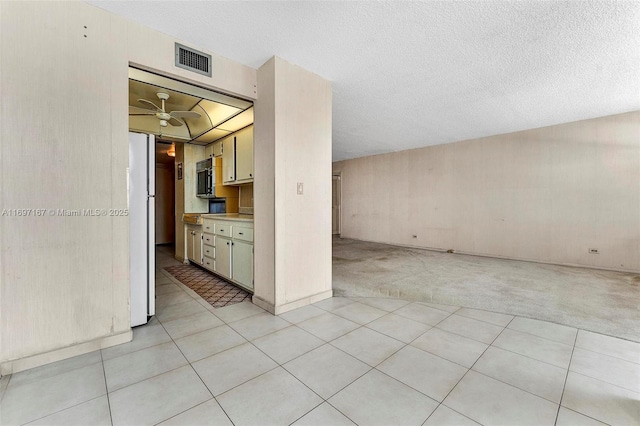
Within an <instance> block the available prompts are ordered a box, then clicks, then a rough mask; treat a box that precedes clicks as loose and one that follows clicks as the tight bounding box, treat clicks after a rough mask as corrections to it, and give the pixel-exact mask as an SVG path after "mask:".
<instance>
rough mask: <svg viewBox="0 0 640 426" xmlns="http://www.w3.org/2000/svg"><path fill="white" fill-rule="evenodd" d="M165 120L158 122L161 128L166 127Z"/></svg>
mask: <svg viewBox="0 0 640 426" xmlns="http://www.w3.org/2000/svg"><path fill="white" fill-rule="evenodd" d="M167 125H168V124H167V120H160V126H161V127H167Z"/></svg>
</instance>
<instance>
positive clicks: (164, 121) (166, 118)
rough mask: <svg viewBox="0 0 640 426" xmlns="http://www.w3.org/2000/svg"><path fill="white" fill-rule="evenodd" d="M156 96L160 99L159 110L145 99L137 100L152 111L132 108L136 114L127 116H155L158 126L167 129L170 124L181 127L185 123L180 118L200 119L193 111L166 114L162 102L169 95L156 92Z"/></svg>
mask: <svg viewBox="0 0 640 426" xmlns="http://www.w3.org/2000/svg"><path fill="white" fill-rule="evenodd" d="M156 96H157V97H158V99H160V101H162V108H160V107H159V106H158V105H156V104H154V103H153V102H151V101H148V100H146V99H138V102H140V103H141V104H143V105H147V106H151V107H153V110H150V109H146V108H137V107H133V108H136V112H134V113H130V114H129V115H155V116H156V117H157V118H158V120H160V126H162V127H167V125H168V124H171V125H172V126H182V125H183V124H185V123H184V121H182V120H181V118H200V114H199V113H197V112H195V111H171V112H166V111H165V107H164V101H166V100H167V99H169V94H168V93H164V92H158V93H156Z"/></svg>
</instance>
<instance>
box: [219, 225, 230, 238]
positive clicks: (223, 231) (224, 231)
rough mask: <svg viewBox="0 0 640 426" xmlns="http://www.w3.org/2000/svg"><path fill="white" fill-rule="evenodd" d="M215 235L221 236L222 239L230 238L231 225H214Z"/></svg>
mask: <svg viewBox="0 0 640 426" xmlns="http://www.w3.org/2000/svg"><path fill="white" fill-rule="evenodd" d="M216 235H222V236H224V237H229V238H231V225H226V224H224V223H216Z"/></svg>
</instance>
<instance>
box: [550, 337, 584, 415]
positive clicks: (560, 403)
mask: <svg viewBox="0 0 640 426" xmlns="http://www.w3.org/2000/svg"><path fill="white" fill-rule="evenodd" d="M577 341H578V331H576V337H574V339H573V347H572V348H571V358H569V365H568V366H567V374H566V375H565V376H564V383H563V384H562V394H561V395H560V402H559V403H558V410H557V411H556V420H555V421H554V422H553V424H554V426H555V425H556V424H557V423H558V416H559V415H560V407H562V400H563V399H564V392H565V390H566V388H567V380H568V379H569V371H570V369H571V362H572V361H573V352H574V351H575V349H576V342H577Z"/></svg>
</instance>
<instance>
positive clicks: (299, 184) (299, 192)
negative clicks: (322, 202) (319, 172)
mask: <svg viewBox="0 0 640 426" xmlns="http://www.w3.org/2000/svg"><path fill="white" fill-rule="evenodd" d="M303 192H304V185H303V183H302V182H298V195H302V194H303Z"/></svg>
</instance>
